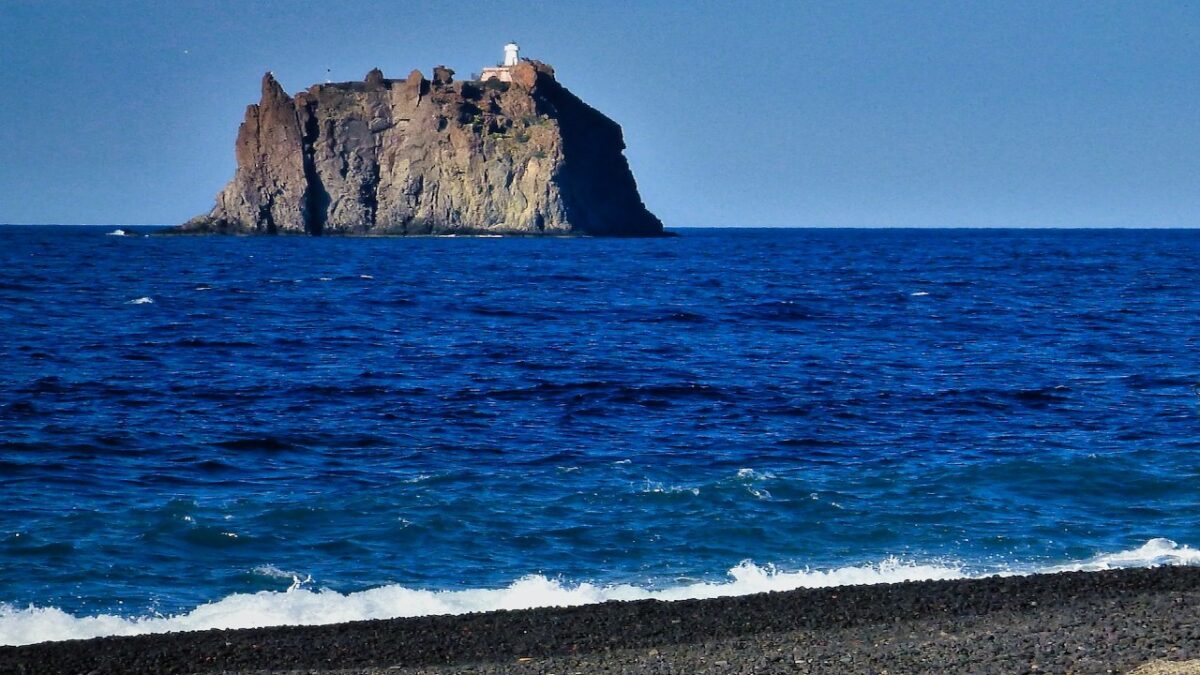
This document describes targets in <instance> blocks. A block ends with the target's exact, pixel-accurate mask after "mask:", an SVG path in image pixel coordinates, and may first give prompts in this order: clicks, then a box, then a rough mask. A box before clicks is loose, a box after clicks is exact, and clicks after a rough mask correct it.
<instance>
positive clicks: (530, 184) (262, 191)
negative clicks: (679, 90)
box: [175, 60, 663, 236]
mask: <svg viewBox="0 0 1200 675" xmlns="http://www.w3.org/2000/svg"><path fill="white" fill-rule="evenodd" d="M510 75H511V79H512V82H511V83H509V82H498V81H496V80H490V81H488V82H474V81H455V80H454V71H453V70H451V69H449V68H447V67H445V66H437V67H435V68H434V69H433V78H432V82H431V81H430V80H427V79H426V78H425V76H424V75H422V74H421V72H420V71H419V70H413V71H412V72H411V73H410V74H409V76H408V77H407V78H406V79H405V80H403V82H401V81H399V80H388V79H386V78H384V76H383V72H382V71H381V70H380V69H378V68H376V69H373V70H372V71H371V72H369V73H367V75H366V77H365V78H364V80H363V81H361V82H342V83H326V84H318V85H313V86H312V87H310V88H309V89H308V90H307V91H304V92H301V93H299V94H298V95H297V96H296V97H295V98H292V97H290V96H288V94H287V92H286V91H284V89H283V87H282V86H280V84H279V82H277V81H276V80H275V77H274V75H273V74H272V73H269V72H268V73H267V74H265V75H264V76H263V80H262V98H261V100H260V101H259V103H258V104H257V105H251V106H249V107H248V108H247V109H246V117H245V119H244V120H243V122H242V124H241V127H239V129H238V135H237V142H236V144H235V154H236V157H237V170H236V171H235V173H234V177H233V180H232V181H230V183H229V184H228V185H227V186H225V188H224V189H223V190H222V191H221V192H220V194H218V195H217V203H216V206H215V207H214V208H213V209H212V211H211V212H209V213H208V214H206V215H203V216H198V217H196V218H193V219H192V220H190V221H188V222H187V223H186V224H184V225H182V226H180V227H179V228H176V230H175V231H178V232H197V233H235V234H258V233H261V234H288V233H290V234H311V235H322V234H368V235H380V234H388V235H391V234H395V235H419V234H452V233H453V234H483V233H496V234H518V235H615V236H657V235H662V234H663V228H662V223H661V222H660V221H659V220H658V218H656V217H655V216H654V215H653V214H652V213H650V212H649V211H647V210H646V208H645V206H644V205H643V204H642V201H641V197H640V196H639V195H638V191H637V185H636V183H635V182H634V179H633V174H632V173H631V172H630V170H629V165H628V163H627V162H626V160H625V156H624V154H623V150H624V148H625V143H624V140H623V138H622V134H621V128H620V127H619V126H618V125H617V124H616V123H615V122H613V121H612V120H610V119H609V118H607V117H605V116H604V115H603V114H601V113H600V112H598V111H596V110H595V109H593V108H592V107H590V106H588V105H587V104H586V103H584V102H583V101H581V100H580V99H579V98H577V97H576V96H575V95H574V94H572V93H571V92H569V91H568V90H567V89H566V88H565V87H563V86H562V85H561V84H559V83H558V81H557V80H556V79H555V74H554V69H553V68H551V67H550V66H549V65H547V64H545V63H541V62H539V61H530V60H523V61H520V62H519V63H517V64H515V65H513V66H511V71H510Z"/></svg>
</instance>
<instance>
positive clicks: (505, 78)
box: [479, 42, 521, 82]
mask: <svg viewBox="0 0 1200 675" xmlns="http://www.w3.org/2000/svg"><path fill="white" fill-rule="evenodd" d="M520 62H521V48H520V47H519V46H517V43H515V42H510V43H508V44H506V45H504V63H502V64H500V65H498V66H488V67H487V68H484V69H483V70H482V71H480V72H479V80H480V81H481V82H487V81H488V80H491V79H497V80H500V81H501V82H512V69H513V66H515V65H517V64H518V63H520Z"/></svg>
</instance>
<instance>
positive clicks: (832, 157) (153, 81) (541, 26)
mask: <svg viewBox="0 0 1200 675" xmlns="http://www.w3.org/2000/svg"><path fill="white" fill-rule="evenodd" d="M510 39H515V40H517V41H519V42H520V43H521V46H522V55H523V56H529V57H532V58H538V59H541V60H544V61H546V62H548V63H551V64H552V65H554V66H555V68H556V69H557V71H558V75H559V79H560V81H562V82H563V83H564V84H565V85H566V86H567V87H569V88H570V89H571V90H573V91H574V92H575V93H577V94H578V95H580V96H581V97H582V98H583V99H584V100H586V101H588V102H589V103H591V104H592V105H594V106H595V107H597V108H599V109H600V110H601V111H603V112H605V113H606V114H608V115H609V116H610V117H612V118H614V119H615V120H617V121H618V122H619V123H620V124H621V125H622V126H623V127H624V129H625V135H626V142H627V144H628V146H629V149H628V150H627V153H626V154H627V156H628V157H629V159H630V163H631V165H632V167H633V170H634V173H635V175H636V176H637V179H638V183H639V186H640V187H641V191H642V196H643V198H644V199H645V201H646V204H647V206H649V207H650V209H651V210H652V211H654V212H655V213H657V214H658V215H659V216H660V217H662V219H663V220H664V221H665V222H666V223H667V225H668V226H669V227H671V226H673V227H684V226H797V227H809V226H814V227H836V226H851V227H853V226H858V227H888V226H901V227H914V226H915V227H939V226H959V227H997V226H1012V227H1172V226H1175V227H1200V2H1195V1H1193V2H1182V1H1180V2H1153V1H1149V0H1139V1H1137V2H1105V1H1103V0H1094V1H1089V2H1065V1H1051V2H1019V1H1016V0H1010V1H1005V2H999V1H997V2H969V1H965V0H964V1H957V2H914V3H900V2H884V1H882V0H878V1H874V2H853V1H850V0H847V1H843V2H798V1H792V2H754V1H753V0H751V1H748V2H739V3H732V2H706V1H703V0H700V1H693V2H686V3H685V2H664V1H658V0H647V1H643V2H623V1H619V0H618V1H615V2H604V3H599V2H597V3H582V2H549V1H544V2H525V3H521V2H480V1H473V2H441V3H436V2H420V1H417V0H408V1H406V2H346V3H341V2H316V1H312V2H305V1H303V0H288V1H286V2H249V1H236V2H235V1H224V0H205V1H199V0H171V1H170V2H150V1H144V2H134V1H129V0H126V1H122V0H115V1H109V2H101V1H99V0H96V1H90V0H89V1H83V0H75V1H71V0H0V73H2V74H3V76H4V78H3V79H4V86H3V87H0V148H3V154H2V157H3V161H0V223H2V222H8V223H98V224H173V223H178V222H181V221H183V220H185V219H187V218H189V217H191V216H193V215H196V214H198V213H201V212H205V211H207V210H208V209H209V208H210V207H211V206H212V201H213V197H214V195H215V194H216V193H217V192H218V191H219V190H220V188H221V187H222V186H223V185H224V183H225V182H226V181H228V180H229V178H230V177H231V176H232V174H233V167H234V159H233V141H234V137H235V135H236V132H237V125H238V123H239V122H240V121H241V118H242V115H243V112H244V109H245V106H246V104H248V103H252V102H254V101H256V100H257V98H258V88H259V78H260V77H261V75H262V73H263V72H264V71H266V70H268V69H270V70H273V71H274V72H275V73H276V76H277V77H278V78H279V80H280V81H281V82H282V83H283V85H284V86H285V87H286V88H287V89H288V90H289V91H292V92H295V91H297V90H299V89H302V88H305V87H307V86H308V85H309V84H312V83H313V82H318V81H323V80H324V79H325V77H326V69H327V68H328V69H331V70H332V73H333V78H334V79H335V80H358V79H361V78H362V77H363V76H364V75H365V74H366V72H367V71H368V70H370V69H371V68H373V67H376V66H378V67H380V68H382V69H383V71H384V73H385V74H386V75H388V76H392V77H401V76H403V75H405V74H407V73H408V71H409V70H411V69H412V68H420V69H421V70H422V71H424V72H425V73H427V74H428V73H429V72H430V70H431V68H432V67H433V66H434V65H436V64H439V63H444V64H446V65H448V66H450V67H452V68H454V69H455V70H457V71H458V72H459V73H460V74H463V75H465V74H467V73H470V72H471V71H474V70H478V68H479V67H480V66H482V65H484V64H488V63H492V62H495V61H497V60H498V59H499V58H500V57H501V46H502V45H503V43H504V42H506V41H508V40H510Z"/></svg>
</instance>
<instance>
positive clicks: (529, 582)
mask: <svg viewBox="0 0 1200 675" xmlns="http://www.w3.org/2000/svg"><path fill="white" fill-rule="evenodd" d="M1196 564H1200V551H1198V550H1196V549H1192V548H1190V547H1188V546H1181V545H1179V544H1176V543H1175V542H1173V541H1170V540H1168V539H1151V540H1150V541H1148V542H1146V543H1145V544H1144V545H1142V546H1140V547H1138V548H1135V549H1130V550H1128V551H1121V552H1118V553H1111V554H1104V555H1100V556H1096V557H1095V558H1093V559H1091V560H1087V561H1082V562H1077V563H1072V564H1067V565H1057V566H1054V567H1048V568H1043V569H1034V570H1028V573H1033V572H1063V571H1076V570H1079V571H1091V570H1103V569H1113V568H1115V567H1154V566H1159V565H1196ZM255 572H257V573H260V574H265V575H268V576H279V577H283V578H286V577H288V576H290V577H292V579H293V584H292V587H291V588H289V589H288V590H286V591H262V592H259V593H253V594H247V593H237V594H234V595H230V596H227V597H225V598H222V599H221V600H217V601H215V602H210V603H207V604H203V605H200V606H199V607H196V608H195V609H193V610H192V611H190V612H187V613H185V614H178V615H175V616H145V617H135V618H123V617H119V616H113V615H99V616H81V617H79V616H72V615H70V614H68V613H66V612H63V611H62V610H60V609H57V608H55V607H34V606H30V607H26V608H18V607H14V606H12V605H8V604H3V603H0V645H21V644H31V643H35V642H45V641H52V640H70V639H80V638H92V637H99V636H104V635H139V634H144V633H164V632H169V631H186V630H204V629H208V628H255V627H262V626H283V625H316V624H328V623H338V622H343V621H358V620H363V619H389V618H396V617H408V616H425V615H433V614H464V613H467V612H483V611H489V610H498V609H528V608H534V607H568V606H575V605H586V604H594V603H599V602H605V601H609V600H643V599H648V598H654V599H658V600H685V599H698V598H715V597H721V596H733V595H748V594H751V593H760V592H765V591H787V590H793V589H797V588H821V587H829V586H844V585H858V584H883V583H896V582H902V581H918V580H932V579H961V578H966V577H967V576H969V575H968V574H967V573H966V572H965V571H964V570H963V569H962V567H960V566H957V565H947V564H918V563H913V562H906V561H903V560H900V559H898V558H888V559H886V560H884V561H882V562H880V563H877V564H871V565H858V566H849V567H841V568H837V569H831V570H803V571H794V572H787V571H781V570H779V569H776V568H775V567H774V566H773V565H766V566H760V565H755V564H754V563H752V562H750V561H744V562H742V563H741V564H739V565H738V566H737V567H734V568H733V569H731V570H729V574H728V578H727V579H726V580H724V581H719V582H692V583H684V584H680V585H677V586H670V587H666V588H661V589H652V588H643V587H640V586H635V585H632V584H616V585H599V584H591V583H580V584H569V583H564V582H562V581H559V580H555V579H550V578H547V577H545V576H542V575H529V576H525V577H521V578H520V579H517V580H516V581H514V582H513V583H512V584H510V585H509V586H507V587H505V588H495V589H471V590H456V591H431V590H421V589H411V588H406V587H404V586H400V585H388V586H381V587H379V588H372V589H368V590H364V591H358V592H354V593H338V592H336V591H332V590H328V589H321V590H315V591H314V590H308V589H305V588H301V584H303V583H305V582H304V581H300V574H299V573H296V572H291V571H286V570H281V569H279V568H276V567H272V566H264V567H262V568H256V570H255ZM991 573H995V572H994V571H993V572H991ZM985 574H986V573H984V574H978V575H970V576H984V575H985ZM1008 574H1012V572H1011V571H1009V572H1008ZM297 582H299V583H297Z"/></svg>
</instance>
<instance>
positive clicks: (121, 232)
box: [105, 228, 129, 237]
mask: <svg viewBox="0 0 1200 675" xmlns="http://www.w3.org/2000/svg"><path fill="white" fill-rule="evenodd" d="M105 234H106V236H109V237H126V236H129V233H128V232H126V231H125V230H122V229H121V228H117V229H115V230H113V231H112V232H107V233H105Z"/></svg>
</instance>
